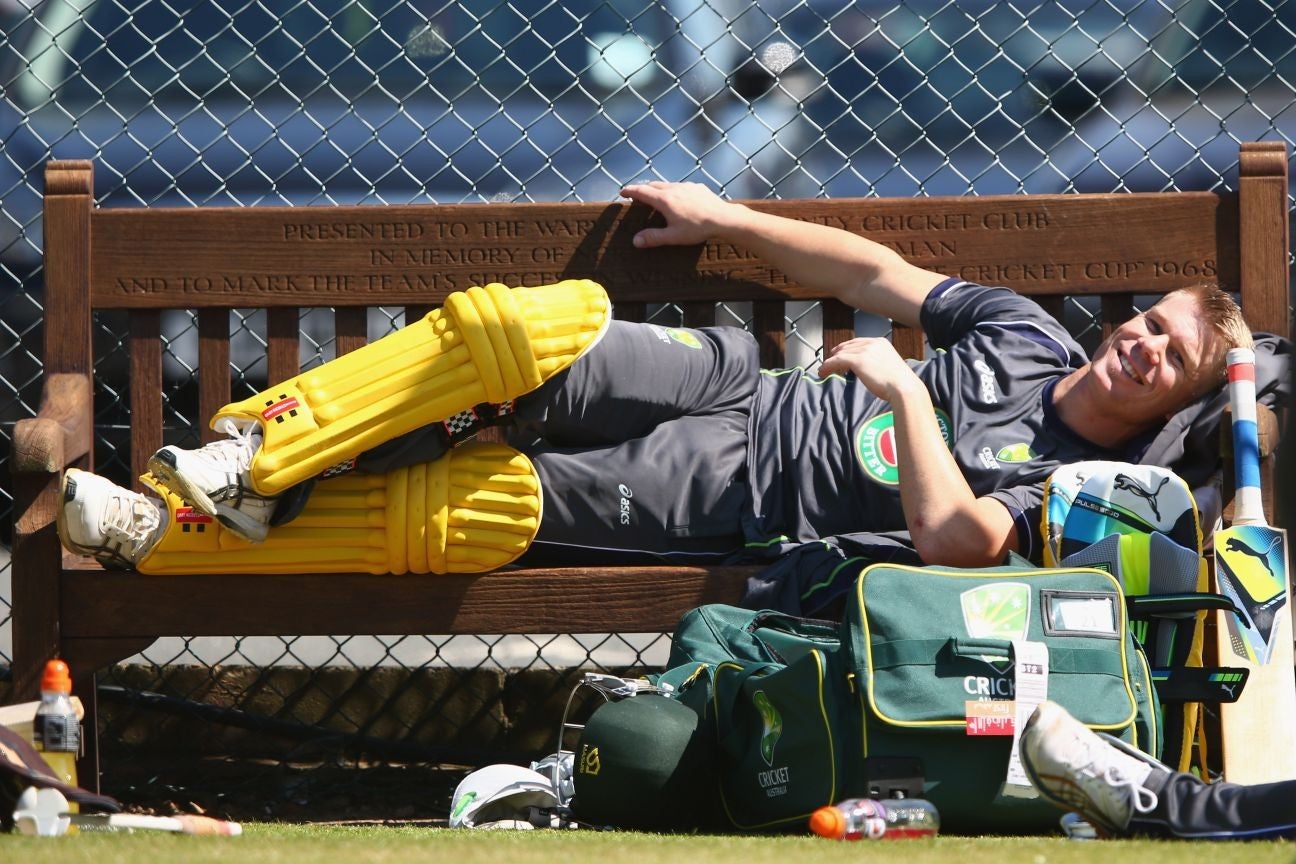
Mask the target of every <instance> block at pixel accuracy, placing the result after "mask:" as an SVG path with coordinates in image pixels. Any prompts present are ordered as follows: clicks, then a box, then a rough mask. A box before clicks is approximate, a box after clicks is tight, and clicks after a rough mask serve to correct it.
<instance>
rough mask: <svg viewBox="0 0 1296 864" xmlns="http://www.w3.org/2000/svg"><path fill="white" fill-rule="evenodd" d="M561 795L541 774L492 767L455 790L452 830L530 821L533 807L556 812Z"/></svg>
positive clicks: (465, 780)
mask: <svg viewBox="0 0 1296 864" xmlns="http://www.w3.org/2000/svg"><path fill="white" fill-rule="evenodd" d="M557 806H558V793H557V791H556V790H555V789H554V785H553V783H552V782H550V780H549V779H548V778H547V777H545V776H544V775H543V774H541V773H540V772H538V771H532V770H531V769H530V768H523V767H521V766H519V765H488V766H486V767H485V768H481V769H479V770H477V771H474V772H472V773H471V774H469V775H468V776H467V777H465V778H464V779H463V780H461V781H459V785H458V786H456V787H455V791H454V796H453V797H452V798H451V799H450V827H451V828H473V827H477V826H480V825H484V824H486V823H489V822H499V821H503V820H506V819H520V820H526V819H527V816H528V809H529V808H531V807H544V808H556V807H557Z"/></svg>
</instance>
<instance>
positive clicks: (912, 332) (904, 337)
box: [891, 324, 924, 360]
mask: <svg viewBox="0 0 1296 864" xmlns="http://www.w3.org/2000/svg"><path fill="white" fill-rule="evenodd" d="M891 344H893V345H895V347H896V351H898V352H899V353H900V356H901V357H908V358H912V359H914V360H921V359H922V356H923V350H924V349H923V332H922V331H921V330H919V329H918V328H917V327H906V326H905V325H903V324H893V325H892V326H891Z"/></svg>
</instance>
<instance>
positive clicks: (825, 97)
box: [0, 0, 1296, 815]
mask: <svg viewBox="0 0 1296 864" xmlns="http://www.w3.org/2000/svg"><path fill="white" fill-rule="evenodd" d="M0 20H2V21H3V25H4V26H3V33H4V36H3V38H2V39H0V93H2V94H3V95H0V134H2V135H3V138H2V139H0V142H2V146H0V448H2V449H0V462H5V461H7V459H8V453H9V444H10V438H11V435H12V428H13V424H14V422H16V421H17V420H19V419H22V418H24V417H30V416H32V415H33V414H34V413H35V410H36V407H37V402H38V399H39V379H40V371H41V363H40V353H41V352H40V344H41V339H42V332H41V330H42V328H41V320H42V273H41V223H40V188H41V170H42V166H43V164H44V163H45V161H46V160H48V159H50V158H63V159H68V158H90V159H93V160H94V161H95V171H96V177H95V183H96V193H97V196H98V199H99V202H100V203H102V204H109V205H113V206H177V205H178V206H212V205H233V206H243V205H257V204H289V205H311V204H332V203H372V204H384V203H386V204H397V203H410V202H426V201H435V202H440V203H453V202H462V201H474V202H481V201H486V202H491V201H541V200H582V201H603V200H610V199H612V198H614V197H615V195H616V193H617V190H618V189H619V188H620V186H621V184H623V183H626V182H630V181H635V180H646V179H664V180H696V181H699V182H702V183H705V184H707V185H709V186H711V187H713V188H716V189H718V190H719V191H721V192H722V193H723V194H725V195H728V196H730V197H736V198H767V197H815V196H829V197H845V196H872V195H882V196H917V195H985V194H1004V193H1050V192H1070V191H1084V192H1094V191H1103V192H1113V191H1127V190H1128V191H1158V190H1174V189H1191V190H1207V189H1209V190H1218V189H1227V188H1233V187H1234V184H1235V182H1236V173H1237V164H1236V159H1237V143H1238V142H1240V141H1246V140H1260V139H1268V140H1284V141H1286V142H1287V143H1288V145H1289V146H1290V145H1291V144H1292V137H1293V132H1294V131H1296V91H1294V90H1293V86H1294V85H1296V53H1294V52H1296V2H1293V0H1279V2H1274V3H1265V2H1258V0H1236V2H1227V0H1185V2H1178V0H1047V2H1039V0H1026V2H1010V3H992V2H984V0H916V2H905V3H903V4H899V3H896V2H893V0H884V2H877V3H875V2H872V0H856V2H850V0H762V2H760V3H756V2H753V0H660V2H654V3H649V4H645V3H641V2H637V0H562V2H546V0H512V2H508V0H463V2H457V3H443V2H426V0H233V2H226V0H218V2H206V3H199V2H194V0H170V2H163V0H44V2H38V0H0ZM1131 229H1132V230H1137V226H1131ZM721 313H722V314H721V315H720V320H721V321H722V322H723V323H730V324H734V325H736V326H743V325H744V324H745V322H746V320H747V318H748V317H749V315H750V313H749V311H748V310H746V309H744V308H743V307H741V306H732V307H729V306H725V307H722V309H721ZM680 314H681V313H680V310H679V309H677V308H673V307H666V308H663V309H661V310H658V312H657V315H658V316H659V317H658V320H660V321H661V322H663V323H669V324H672V325H674V324H678V323H680ZM1086 316H1087V312H1086V310H1085V307H1084V304H1083V303H1082V302H1080V301H1077V300H1074V299H1072V300H1069V301H1068V308H1067V317H1068V321H1069V323H1070V324H1072V325H1073V326H1074V327H1075V329H1077V330H1079V331H1081V335H1082V336H1083V337H1084V338H1088V339H1090V340H1092V337H1093V335H1094V333H1093V328H1092V327H1091V326H1089V325H1088V324H1087V323H1086V322H1087V320H1088V319H1087V317H1086ZM331 320H332V319H331V316H328V315H319V314H312V313H311V312H309V311H307V312H304V313H303V315H302V319H301V329H302V335H303V338H302V341H301V345H302V348H301V361H302V366H303V367H304V368H305V367H310V366H313V365H316V364H318V363H321V362H324V361H327V360H328V359H330V358H331V357H332V356H333V348H334V346H333V333H332V331H331V328H332V324H331ZM402 324H403V318H402V314H401V312H400V311H399V310H392V311H391V312H390V314H382V315H371V318H370V322H369V327H370V337H371V338H376V337H378V336H381V335H382V334H383V333H385V332H389V331H390V330H392V329H394V328H397V327H399V326H401V325H402ZM874 324H876V322H874ZM874 324H869V323H866V322H861V326H862V327H867V326H874ZM880 326H885V325H880ZM163 330H164V334H165V339H166V345H167V353H166V358H165V382H166V393H165V410H166V412H167V413H166V419H167V427H168V441H169V442H170V443H179V444H195V443H196V442H197V438H196V433H195V431H194V430H195V429H196V428H197V427H198V425H199V423H200V422H201V420H202V419H203V418H200V417H198V416H197V397H196V389H197V388H196V368H195V367H196V365H197V342H198V336H197V323H196V320H195V319H194V318H193V317H192V316H191V315H189V314H187V313H185V312H183V311H180V312H169V313H166V315H165V316H164V321H163ZM787 330H788V344H789V346H790V352H791V353H790V357H789V361H790V362H791V363H800V364H805V365H813V364H814V362H815V361H816V359H817V357H818V352H819V351H820V340H819V325H818V310H817V308H816V307H815V306H814V305H812V304H802V305H799V306H790V307H789V312H788V320H787ZM231 333H232V334H233V344H232V352H231V367H232V368H231V372H232V373H233V375H234V376H235V379H236V380H235V398H242V396H244V395H250V394H251V393H252V392H255V391H256V390H257V389H259V388H260V387H261V386H263V385H264V384H265V383H266V382H265V374H266V373H265V369H264V359H263V357H264V353H263V352H264V346H265V321H264V315H263V313H260V312H247V313H246V314H241V313H236V314H235V315H233V316H232V318H231ZM124 334H125V320H124V317H120V316H117V315H114V314H111V313H104V314H102V315H101V316H100V317H99V318H98V320H97V322H96V331H95V334H94V338H95V343H96V352H97V357H98V358H99V359H98V361H97V374H96V384H97V386H98V387H99V390H98V391H97V393H96V413H97V436H96V464H97V466H98V467H99V470H101V471H102V472H103V473H106V474H108V475H109V476H111V477H113V478H114V479H116V480H118V481H119V482H122V481H125V480H126V479H127V477H126V473H127V468H128V465H127V463H128V453H127V450H126V442H125V439H124V434H125V426H126V422H125V421H126V418H125V412H126V410H127V409H126V405H125V402H124V400H123V395H124V393H125V391H126V388H127V387H128V386H129V383H128V381H127V380H126V375H125V367H124V363H123V359H122V357H123V353H124V351H123V342H124ZM11 511H12V494H11V490H10V488H9V478H8V471H7V466H5V467H0V523H3V528H2V529H0V531H2V532H3V533H2V534H0V664H3V663H6V662H7V661H8V660H9V657H10V652H11V638H10V632H9V627H10V625H9V598H10V596H11V595H10V589H9V572H10V568H9V562H8V557H7V552H5V551H4V549H5V548H6V545H5V544H7V543H8V542H9V539H10V531H11V527H10V526H11V521H12V516H13V514H12V512H11ZM429 590H435V586H434V584H433V582H431V581H429ZM665 655H666V641H665V638H664V637H663V636H661V635H660V634H640V635H634V634H611V635H609V634H585V635H580V634H575V635H573V634H558V635H534V636H527V637H507V638H505V637H497V636H490V635H486V634H483V635H480V636H475V637H457V638H438V637H436V636H428V637H425V638H419V639H414V638H382V637H381V636H375V637H372V638H363V639H360V638H348V639H340V638H339V639H328V638H323V637H315V638H309V639H307V638H301V639H265V638H237V637H231V638H229V639H222V640H216V639H207V640H184V639H176V640H163V641H160V642H158V643H156V644H155V645H153V646H152V647H151V648H149V649H148V650H147V651H146V652H144V654H142V655H141V656H140V657H137V658H135V662H133V663H132V664H131V665H130V666H128V667H125V668H122V669H119V670H118V671H117V672H115V673H114V674H113V676H111V678H110V680H107V681H105V682H104V688H103V690H102V692H101V695H100V698H101V700H102V701H103V702H104V703H105V708H106V711H105V717H106V720H105V724H106V725H105V729H104V736H105V771H106V774H105V783H106V784H107V786H108V788H109V791H113V792H116V793H118V794H126V793H127V792H129V791H131V790H134V791H135V792H139V791H140V789H144V788H147V787H149V785H150V783H152V784H153V785H156V784H157V783H158V782H160V781H157V780H156V778H154V779H153V780H150V779H149V778H150V776H151V774H150V772H153V771H154V765H153V763H146V764H145V767H144V768H143V769H141V770H137V771H133V772H132V771H128V770H126V768H125V767H124V766H125V764H126V761H127V760H126V758H125V757H126V756H127V755H132V756H137V757H138V756H141V755H143V754H149V753H153V754H159V753H161V754H166V753H170V752H172V751H175V752H178V751H180V750H184V749H185V748H189V749H190V750H192V751H195V752H201V753H203V754H206V755H207V756H209V757H211V758H212V759H218V760H219V759H230V758H233V757H235V756H241V757H243V758H246V759H266V758H273V759H274V760H275V764H276V765H278V766H280V769H282V770H286V769H284V766H286V765H289V764H292V765H297V764H316V765H319V764H324V763H328V764H340V763H342V762H347V761H348V760H351V762H352V763H354V761H355V760H357V759H376V760H378V761H380V762H393V761H395V762H409V761H414V762H436V763H440V764H447V763H448V764H464V765H470V764H477V763H479V762H481V761H483V760H487V759H496V758H501V756H502V757H505V758H523V757H525V756H536V755H539V754H540V753H542V752H547V749H552V745H553V743H554V739H553V733H555V732H556V727H554V726H553V723H552V720H553V718H554V717H555V716H556V713H557V711H558V710H559V709H560V708H561V704H562V702H563V701H564V700H565V698H566V693H567V691H568V689H569V688H570V683H571V681H570V678H571V671H570V670H571V669H573V668H576V667H582V666H585V667H590V666H592V667H598V668H605V669H623V668H625V669H629V668H642V667H651V666H654V665H658V664H660V663H661V662H662V661H663V660H664V659H665ZM535 718H543V719H535ZM213 730H220V731H219V732H214V731H213ZM160 740H165V741H167V742H171V743H172V744H174V745H175V746H174V747H173V748H171V749H168V748H165V747H159V744H158V742H159V741H160ZM267 742H277V746H271V745H270V744H269V743H267ZM145 743H147V744H148V745H149V746H147V747H146V746H142V745H143V744H145ZM163 758H166V757H165V756H164V757H163ZM214 764H215V763H213V762H211V761H209V762H208V763H206V766H205V768H204V770H205V771H209V772H210V771H212V770H214V769H213V765H214ZM172 767H173V768H174V766H172ZM154 773H157V772H154ZM167 776H168V777H171V778H174V777H175V774H174V771H172V772H169V773H167ZM275 776H276V778H277V779H276V780H275V781H274V782H275V784H276V785H275V790H276V793H275V794H276V795H277V796H278V797H277V799H276V800H277V801H278V802H279V803H278V804H277V805H275V808H276V809H274V810H273V813H272V814H271V815H274V814H278V815H284V814H291V813H293V812H295V811H293V810H292V807H291V806H289V805H292V804H293V802H297V804H298V805H300V806H301V807H305V806H306V805H305V802H306V801H307V800H308V798H309V796H307V795H306V794H305V793H304V792H303V791H302V790H303V789H304V786H303V783H304V782H305V781H304V780H303V779H302V777H301V776H298V775H295V774H294V775H291V776H289V775H285V774H283V773H280V774H277V775H275ZM167 782H175V781H174V780H173V779H172V780H168V781H167ZM226 788H228V787H226ZM141 794H143V793H141ZM166 794H169V795H171V797H173V798H174V797H177V796H178V797H181V798H183V797H184V796H185V795H186V794H189V795H191V797H192V795H194V794H196V793H194V792H193V790H192V789H190V790H188V791H177V790H174V789H172V790H170V791H169V792H167V793H166ZM285 802H287V803H285ZM348 802H349V803H348ZM442 803H444V802H442ZM293 806H296V805H293ZM355 806H356V805H355V800H354V799H346V798H345V796H344V798H343V799H340V800H339V801H338V802H337V807H338V808H339V809H340V810H343V811H346V812H350V813H354V812H355ZM267 812H268V813H269V812H270V811H267ZM389 812H390V811H389Z"/></svg>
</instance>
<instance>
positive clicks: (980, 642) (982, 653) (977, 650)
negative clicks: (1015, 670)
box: [948, 636, 1013, 660]
mask: <svg viewBox="0 0 1296 864" xmlns="http://www.w3.org/2000/svg"><path fill="white" fill-rule="evenodd" d="M948 644H949V646H950V650H951V651H952V652H953V653H954V656H955V657H975V658H977V659H980V658H982V657H1002V658H1004V659H1005V660H1011V659H1012V656H1013V650H1012V642H1010V641H1008V640H1007V639H967V638H962V637H959V636H954V637H952V638H951V639H950V640H949V643H948Z"/></svg>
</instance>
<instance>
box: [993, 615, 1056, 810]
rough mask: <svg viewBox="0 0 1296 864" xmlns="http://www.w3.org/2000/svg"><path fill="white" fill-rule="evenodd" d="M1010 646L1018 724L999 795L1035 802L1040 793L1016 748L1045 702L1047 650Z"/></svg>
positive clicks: (1020, 644)
mask: <svg viewBox="0 0 1296 864" xmlns="http://www.w3.org/2000/svg"><path fill="white" fill-rule="evenodd" d="M1012 646H1013V673H1014V678H1015V680H1016V682H1017V693H1016V697H1017V717H1016V721H1017V722H1016V723H1015V724H1014V725H1015V728H1014V729H1013V740H1012V752H1011V753H1009V754H1008V777H1007V779H1006V780H1005V781H1004V785H1003V789H1002V790H1001V791H1002V794H1003V795H1005V796H1007V797H1010V798H1036V797H1038V796H1039V793H1038V792H1036V791H1035V787H1034V786H1033V785H1031V782H1030V778H1029V777H1028V776H1026V769H1025V768H1023V767H1022V764H1021V757H1020V756H1019V755H1018V752H1017V748H1018V747H1019V746H1020V745H1021V733H1022V729H1024V728H1026V721H1027V720H1029V719H1030V716H1031V715H1032V714H1034V713H1035V709H1036V708H1037V707H1039V704H1040V703H1041V702H1043V701H1045V700H1046V699H1048V668H1049V666H1048V664H1049V654H1048V646H1047V645H1045V644H1044V643H1043V642H1028V641H1026V640H1024V639H1014V640H1013V643H1012Z"/></svg>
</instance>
